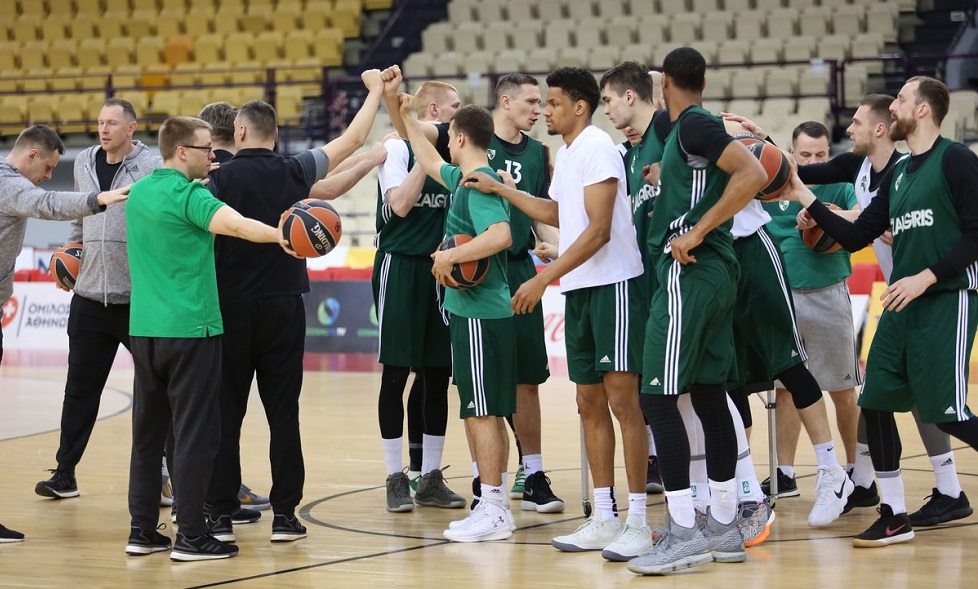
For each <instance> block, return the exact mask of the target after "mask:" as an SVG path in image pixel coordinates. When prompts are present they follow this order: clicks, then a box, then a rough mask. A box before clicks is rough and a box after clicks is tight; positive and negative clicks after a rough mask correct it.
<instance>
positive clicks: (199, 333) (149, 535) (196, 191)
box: [126, 116, 291, 561]
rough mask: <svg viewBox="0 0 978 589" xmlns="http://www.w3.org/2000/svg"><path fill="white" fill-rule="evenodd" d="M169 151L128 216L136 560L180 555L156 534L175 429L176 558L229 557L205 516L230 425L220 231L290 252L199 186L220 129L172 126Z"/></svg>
mask: <svg viewBox="0 0 978 589" xmlns="http://www.w3.org/2000/svg"><path fill="white" fill-rule="evenodd" d="M159 145H160V154H161V155H162V156H163V167H162V168H160V169H157V170H154V171H153V173H152V174H151V175H149V176H147V177H146V178H143V179H142V180H140V181H139V182H137V183H136V184H134V185H133V188H132V193H134V194H135V196H136V198H135V200H132V201H131V202H130V203H129V206H128V207H127V209H126V237H127V251H128V254H129V270H130V275H131V277H132V296H131V303H130V321H129V336H130V347H131V350H132V356H133V364H134V366H135V373H136V378H135V385H134V389H133V392H134V395H133V409H132V414H133V419H132V440H133V442H132V458H131V462H130V470H129V513H130V516H131V518H132V520H131V530H130V534H129V542H128V544H127V545H126V553H127V554H131V555H145V554H150V553H153V552H162V551H166V550H168V549H169V548H170V538H168V537H166V536H164V535H162V534H160V533H159V532H158V531H156V526H157V523H158V521H159V515H160V511H159V490H160V479H159V476H160V460H161V458H162V456H163V446H164V443H165V441H166V437H167V433H168V432H169V431H170V427H171V424H172V428H173V439H174V443H173V456H172V458H173V476H174V479H175V480H176V481H177V485H176V487H175V489H174V491H175V492H176V500H177V501H176V503H177V525H178V526H179V531H178V532H177V535H176V543H175V545H174V547H173V552H172V554H171V555H170V558H171V559H172V560H176V561H196V560H211V559H217V558H228V557H231V556H235V555H236V554H237V553H238V548H237V547H236V546H233V545H231V544H226V543H224V542H221V541H219V540H217V539H215V538H214V536H212V535H211V534H210V533H209V531H208V529H207V523H206V521H205V519H204V498H205V495H206V490H207V481H208V480H209V479H210V475H211V468H212V464H213V461H214V456H215V455H216V454H217V448H218V444H219V442H220V427H221V425H220V423H221V422H220V420H221V417H220V410H219V405H218V389H219V387H220V382H221V370H220V367H221V361H222V338H221V337H220V336H221V334H222V333H223V332H224V327H223V323H222V321H221V311H220V307H219V304H218V297H217V279H216V270H215V267H214V237H213V234H215V233H217V234H221V235H230V236H233V237H238V238H241V239H244V240H248V241H255V242H262V243H278V244H280V245H282V247H283V249H284V248H285V247H286V246H285V241H284V240H282V239H281V237H280V233H279V231H278V230H277V229H276V227H273V226H270V225H265V224H263V223H260V222H258V221H255V220H252V219H246V218H244V217H242V216H241V215H240V214H239V213H238V212H237V211H235V210H234V209H232V208H231V207H229V206H226V205H225V204H224V203H222V202H221V201H219V200H217V199H216V198H214V196H213V195H212V194H211V193H210V191H209V190H208V189H207V188H205V187H204V185H203V184H201V183H199V182H194V180H197V179H201V178H204V177H206V176H207V174H208V171H209V169H210V165H211V162H212V161H213V159H214V155H213V153H212V151H213V150H212V145H211V132H210V125H209V124H208V123H206V122H204V121H202V120H200V119H196V118H192V117H182V116H178V117H171V118H169V119H167V120H166V122H164V123H163V126H162V127H160V134H159ZM286 251H287V252H288V251H289V250H287V249H286ZM290 253H291V252H290ZM236 492H237V489H235V493H236Z"/></svg>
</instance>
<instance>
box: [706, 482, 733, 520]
mask: <svg viewBox="0 0 978 589" xmlns="http://www.w3.org/2000/svg"><path fill="white" fill-rule="evenodd" d="M709 488H710V497H711V499H710V515H712V516H713V519H715V520H717V522H718V523H721V524H723V525H727V524H729V523H730V522H732V521H733V520H734V518H735V517H737V479H730V480H729V481H719V482H718V481H710V485H709Z"/></svg>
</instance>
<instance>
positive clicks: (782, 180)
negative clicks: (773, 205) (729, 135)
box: [741, 139, 791, 201]
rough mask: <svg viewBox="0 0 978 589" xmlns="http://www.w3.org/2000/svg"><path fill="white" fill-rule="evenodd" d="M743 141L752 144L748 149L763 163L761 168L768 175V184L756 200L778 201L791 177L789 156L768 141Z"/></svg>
mask: <svg viewBox="0 0 978 589" xmlns="http://www.w3.org/2000/svg"><path fill="white" fill-rule="evenodd" d="M741 141H742V142H744V143H747V142H748V141H749V142H750V143H749V144H748V145H747V149H749V150H750V152H751V153H752V154H754V157H756V158H757V160H758V161H759V162H761V166H763V167H764V171H765V172H766V173H767V184H765V185H764V187H763V188H761V190H760V191H759V192H758V193H757V195H756V196H755V197H754V198H757V199H760V200H763V201H772V200H778V198H779V197H780V196H781V193H782V192H783V191H784V189H785V187H786V186H787V185H788V180H789V178H790V177H791V167H790V166H789V165H788V158H787V156H785V155H784V152H783V151H781V150H780V149H778V148H777V147H775V146H774V145H773V144H771V143H768V142H767V141H761V142H754V141H753V140H752V139H747V140H744V139H741Z"/></svg>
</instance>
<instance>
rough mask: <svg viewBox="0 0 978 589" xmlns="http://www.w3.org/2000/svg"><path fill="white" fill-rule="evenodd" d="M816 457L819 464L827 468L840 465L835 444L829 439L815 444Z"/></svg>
mask: <svg viewBox="0 0 978 589" xmlns="http://www.w3.org/2000/svg"><path fill="white" fill-rule="evenodd" d="M815 458H816V459H817V460H818V465H819V466H823V467H825V468H831V467H833V466H839V459H838V458H836V456H835V444H834V443H833V442H832V441H831V440H829V441H828V442H823V443H821V444H815Z"/></svg>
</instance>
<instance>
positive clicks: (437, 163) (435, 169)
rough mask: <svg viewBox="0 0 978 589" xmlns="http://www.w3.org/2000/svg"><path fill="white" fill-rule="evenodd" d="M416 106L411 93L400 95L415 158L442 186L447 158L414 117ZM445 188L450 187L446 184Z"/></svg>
mask: <svg viewBox="0 0 978 589" xmlns="http://www.w3.org/2000/svg"><path fill="white" fill-rule="evenodd" d="M413 108H414V97H413V96H411V95H410V94H401V96H400V115H401V119H402V120H403V121H404V127H405V130H406V132H407V138H408V141H410V142H411V149H412V150H414V159H415V161H416V162H417V164H418V165H420V166H421V168H422V169H423V170H424V173H425V174H427V175H428V176H430V177H431V178H434V179H435V181H437V182H438V183H439V184H441V185H442V186H445V181H444V180H442V178H441V167H442V166H443V165H445V160H443V159H441V155H439V153H438V150H437V149H435V145H434V143H432V142H431V141H429V140H428V138H427V137H426V136H425V134H424V131H423V130H422V127H421V123H419V122H418V120H417V119H415V118H414V115H412V114H411V110H412V109H413ZM445 188H448V187H447V186H445Z"/></svg>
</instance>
